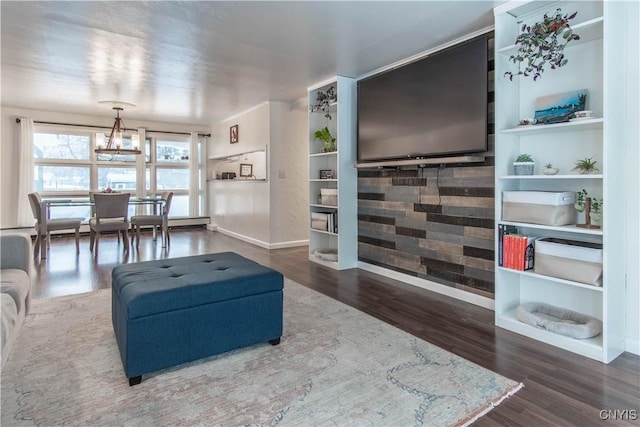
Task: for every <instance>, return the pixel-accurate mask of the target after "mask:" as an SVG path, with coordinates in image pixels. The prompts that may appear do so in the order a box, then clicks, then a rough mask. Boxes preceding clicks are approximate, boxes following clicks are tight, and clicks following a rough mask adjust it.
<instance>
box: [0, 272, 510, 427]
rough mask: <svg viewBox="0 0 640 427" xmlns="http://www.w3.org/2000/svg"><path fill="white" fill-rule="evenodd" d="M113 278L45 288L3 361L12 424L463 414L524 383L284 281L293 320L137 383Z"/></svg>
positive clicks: (403, 422)
mask: <svg viewBox="0 0 640 427" xmlns="http://www.w3.org/2000/svg"><path fill="white" fill-rule="evenodd" d="M110 292H111V291H110V290H102V291H97V292H91V293H87V294H81V295H75V296H68V297H58V298H52V299H41V300H34V301H33V304H32V309H31V314H30V315H29V316H28V318H27V319H26V321H25V325H24V326H23V328H22V331H21V333H20V336H19V337H18V342H17V343H16V346H15V347H14V349H13V351H12V353H11V355H10V356H9V361H8V363H7V365H6V366H5V369H4V370H3V371H2V418H1V424H2V425H3V426H5V425H6V426H21V425H48V426H53V425H61V424H69V425H79V426H85V425H124V424H126V425H131V426H150V425H156V426H160V425H225V426H232V425H252V426H258V425H271V426H276V425H290V426H301V425H323V426H324V425H340V426H345V425H368V426H409V425H414V426H415V425H428V426H449V425H464V424H468V423H470V422H472V421H473V420H475V419H477V418H478V417H479V416H481V415H482V414H484V413H486V412H487V411H489V410H490V409H491V408H493V407H494V406H495V405H497V404H499V403H500V402H501V401H502V400H503V399H505V398H506V397H508V396H510V395H511V394H513V393H515V392H516V391H517V390H518V389H519V388H520V387H521V384H518V383H516V382H513V381H511V380H509V379H507V378H504V377H502V376H500V375H497V374H495V373H493V372H491V371H489V370H487V369H484V368H481V367H479V366H477V365H475V364H473V363H471V362H469V361H467V360H464V359H462V358H460V357H458V356H455V355H453V354H451V353H449V352H447V351H444V350H442V349H440V348H438V347H436V346H434V345H431V344H429V343H427V342H425V341H422V340H420V339H417V338H415V337H414V336H412V335H410V334H407V333H405V332H403V331H401V330H399V329H397V328H395V327H393V326H390V325H388V324H386V323H384V322H382V321H380V320H377V319H375V318H373V317H371V316H368V315H366V314H364V313H362V312H360V311H358V310H356V309H354V308H351V307H349V306H346V305H344V304H342V303H340V302H338V301H335V300H333V299H331V298H329V297H326V296H324V295H322V294H320V293H317V292H315V291H313V290H310V289H308V288H305V287H303V286H301V285H299V284H297V283H295V282H293V281H290V280H287V281H286V284H285V332H284V336H283V339H282V342H281V344H280V345H278V346H275V347H274V346H271V345H269V344H267V343H265V344H259V345H255V346H252V347H249V348H245V349H241V350H236V351H232V352H229V353H226V354H223V355H219V356H216V357H210V358H208V359H203V360H200V361H197V362H193V363H189V364H185V365H181V366H180V367H176V368H172V369H166V370H163V371H160V372H157V373H155V374H152V375H147V376H143V381H142V384H140V385H136V386H134V387H129V385H128V382H127V379H126V378H125V375H124V371H123V369H122V364H121V362H120V356H119V353H118V349H117V345H116V341H115V337H114V334H113V330H112V326H111V300H110Z"/></svg>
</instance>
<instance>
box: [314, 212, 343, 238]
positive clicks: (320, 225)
mask: <svg viewBox="0 0 640 427" xmlns="http://www.w3.org/2000/svg"><path fill="white" fill-rule="evenodd" d="M311 228H313V229H314V230H322V231H328V232H330V233H337V232H338V215H337V211H335V210H331V211H324V212H311Z"/></svg>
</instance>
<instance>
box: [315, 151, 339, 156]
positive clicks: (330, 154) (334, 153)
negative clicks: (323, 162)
mask: <svg viewBox="0 0 640 427" xmlns="http://www.w3.org/2000/svg"><path fill="white" fill-rule="evenodd" d="M337 155H338V152H337V151H329V152H328V153H312V154H309V157H324V156H337Z"/></svg>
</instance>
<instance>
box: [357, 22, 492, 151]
mask: <svg viewBox="0 0 640 427" xmlns="http://www.w3.org/2000/svg"><path fill="white" fill-rule="evenodd" d="M487 42H488V36H487V35H483V36H480V37H477V38H474V39H471V40H468V41H466V42H463V43H461V44H458V45H455V46H453V47H451V48H447V49H444V50H442V51H438V52H436V53H434V54H433V55H430V56H427V57H425V58H422V59H419V60H417V61H414V62H411V63H409V64H407V65H403V66H401V67H398V68H394V69H392V70H389V71H385V72H383V73H380V74H376V75H373V76H371V77H367V78H364V79H362V80H360V81H358V161H359V162H367V161H381V160H392V159H407V158H421V157H440V156H450V155H462V154H464V153H478V152H482V151H486V150H487V110H488V106H487V91H488V89H487V87H488V83H487V81H488V59H487V50H488V49H487Z"/></svg>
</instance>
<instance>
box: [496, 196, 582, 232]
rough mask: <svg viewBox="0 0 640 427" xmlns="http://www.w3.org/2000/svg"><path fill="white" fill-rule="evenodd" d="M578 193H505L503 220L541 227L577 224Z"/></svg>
mask: <svg viewBox="0 0 640 427" xmlns="http://www.w3.org/2000/svg"><path fill="white" fill-rule="evenodd" d="M575 202H576V193H574V192H572V191H564V192H552V191H503V192H502V220H503V221H513V222H528V223H531V224H541V225H555V226H560V225H568V224H575V223H576V208H575V206H574V204H575Z"/></svg>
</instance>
